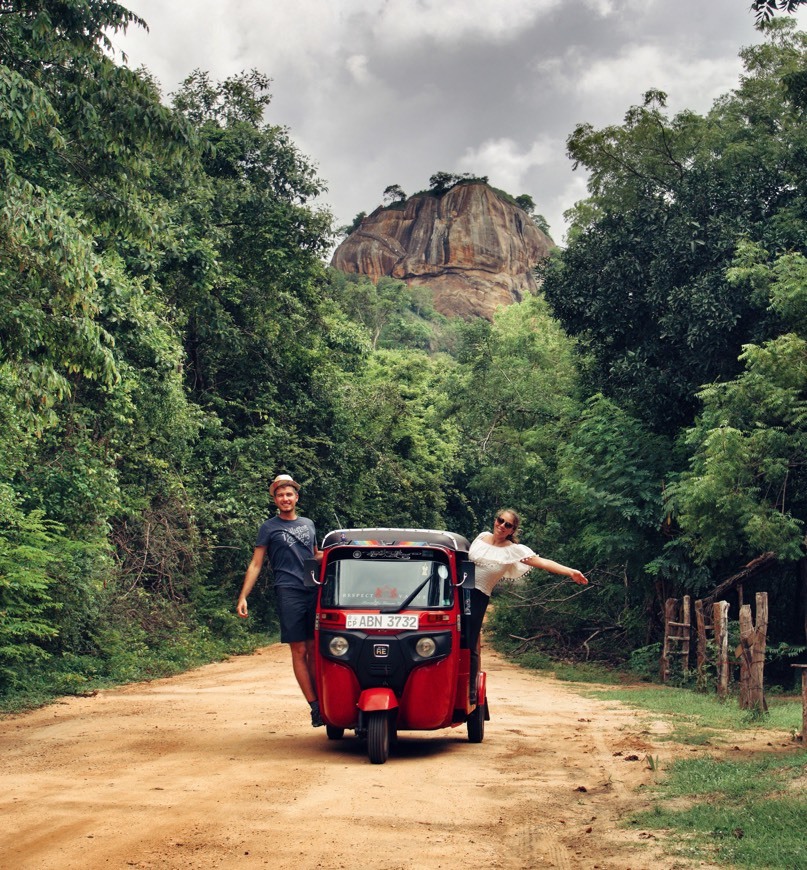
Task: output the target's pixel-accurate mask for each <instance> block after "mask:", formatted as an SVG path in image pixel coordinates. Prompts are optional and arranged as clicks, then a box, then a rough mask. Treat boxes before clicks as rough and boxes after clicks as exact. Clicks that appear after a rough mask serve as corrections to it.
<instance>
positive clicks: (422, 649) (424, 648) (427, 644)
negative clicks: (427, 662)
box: [415, 637, 437, 659]
mask: <svg viewBox="0 0 807 870" xmlns="http://www.w3.org/2000/svg"><path fill="white" fill-rule="evenodd" d="M415 652H416V653H417V654H418V655H419V656H420V657H421V658H424V659H428V658H431V656H433V655H434V654H435V652H437V644H436V643H435V642H434V639H433V638H431V637H421V638H420V640H418V642H417V643H416V644H415Z"/></svg>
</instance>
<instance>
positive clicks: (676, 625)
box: [660, 592, 768, 711]
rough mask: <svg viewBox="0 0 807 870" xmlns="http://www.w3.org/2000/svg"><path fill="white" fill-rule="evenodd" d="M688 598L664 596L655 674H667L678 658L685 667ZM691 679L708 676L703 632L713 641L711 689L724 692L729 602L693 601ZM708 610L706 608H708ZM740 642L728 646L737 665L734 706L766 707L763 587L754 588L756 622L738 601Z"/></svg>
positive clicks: (701, 681) (683, 669) (765, 597)
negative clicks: (708, 604) (737, 689)
mask: <svg viewBox="0 0 807 870" xmlns="http://www.w3.org/2000/svg"><path fill="white" fill-rule="evenodd" d="M691 610H692V608H691V600H690V597H689V595H685V596H684V597H683V599H682V600H680V601H679V600H678V599H677V598H668V599H667V601H666V602H665V604H664V644H663V647H662V651H661V665H660V672H661V680H662V682H665V683H666V682H667V681H668V680H669V679H670V676H671V673H672V670H673V667H672V665H673V662H674V661H675V659H676V658H677V659H679V661H680V670H681V672H682V673H684V674H688V673H689V672H690V667H689V661H690V644H691V634H692V613H691ZM694 610H695V639H696V657H695V662H696V666H695V667H696V679H697V683H698V685H699V686H700V687H702V688H705V687H706V685H707V682H708V679H709V678H708V674H707V670H708V664H709V661H710V648H709V635H711V636H712V641H713V646H712V654H711V658H712V659H713V661H714V666H715V673H716V681H717V694H718V696H719V697H721V698H725V697H726V696H727V695H728V692H729V683H730V682H731V666H732V662H731V661H730V659H729V618H728V615H729V604H728V602H727V601H716V602H715V603H714V604H712V606H711V608H709V607H706V606H704V602H703V601H700V600H698V601H695V605H694ZM710 611H711V612H710ZM739 622H740V643H739V645H738V646H737V647H736V649H735V650H734V654H735V663H739V667H740V681H739V685H740V707H742V708H743V709H756V710H761V711H762V710H767V709H768V704H767V701H766V700H765V686H764V675H765V647H766V643H767V635H768V593H767V592H757V594H756V622H754V620H753V618H752V614H751V605H750V604H743V605H741V606H740V617H739Z"/></svg>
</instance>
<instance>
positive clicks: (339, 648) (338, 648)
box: [328, 635, 350, 657]
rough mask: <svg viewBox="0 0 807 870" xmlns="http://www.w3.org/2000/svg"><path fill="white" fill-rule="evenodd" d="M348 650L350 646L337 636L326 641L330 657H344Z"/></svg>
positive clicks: (344, 639)
mask: <svg viewBox="0 0 807 870" xmlns="http://www.w3.org/2000/svg"><path fill="white" fill-rule="evenodd" d="M349 649H350V644H349V643H348V642H347V639H346V638H344V637H340V636H339V635H334V637H332V638H331V639H330V640H329V641H328V650H329V652H330V653H331V655H334V656H337V657H341V656H345V655H347V652H348V650H349Z"/></svg>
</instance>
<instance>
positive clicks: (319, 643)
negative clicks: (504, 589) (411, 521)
mask: <svg viewBox="0 0 807 870" xmlns="http://www.w3.org/2000/svg"><path fill="white" fill-rule="evenodd" d="M468 547H469V544H468V541H467V540H466V539H465V538H464V537H462V536H461V535H457V534H453V533H451V532H447V531H435V530H431V529H391V528H355V529H337V530H335V531H332V532H329V533H328V534H327V535H326V536H325V538H324V539H323V542H322V548H321V549H322V551H323V558H322V561H321V562H317V561H315V560H313V559H312V560H310V561H309V562H308V563H307V565H306V582H307V583H309V584H314V585H317V586H318V587H319V593H318V596H317V598H318V602H317V617H316V629H315V644H316V647H315V649H316V684H317V685H316V687H317V696H318V698H319V708H320V713H321V714H322V718H323V720H324V722H325V729H326V733H327V736H328V738H329V739H330V740H340V739H341V738H342V737H343V736H344V733H345V731H346V730H348V729H352V730H354V731H355V732H356V735H357V736H358V737H359V738H362V739H364V740H366V741H367V754H368V756H369V759H370V761H371V762H372V763H373V764H383V763H384V762H385V761H386V760H387V758H388V757H389V751H390V744H391V743H392V742H394V741H395V739H396V738H397V734H398V732H399V731H401V730H412V731H425V730H437V729H440V728H446V727H456V726H458V725H461V724H465V725H466V726H467V729H468V740H469V741H470V742H471V743H481V742H482V739H483V738H484V734H485V721H486V720H488V719H489V718H490V714H489V712H488V704H487V697H486V681H485V673H484V672H483V671H481V669H480V672H479V674H477V677H476V684H477V685H476V692H475V693H473V692H471V686H470V651H469V648H468V631H467V619H466V615H467V614H469V613H470V594H469V593H470V589H472V588H473V582H474V565H473V563H472V562H471V561H470V560H469V558H468Z"/></svg>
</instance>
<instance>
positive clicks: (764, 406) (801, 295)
mask: <svg viewBox="0 0 807 870" xmlns="http://www.w3.org/2000/svg"><path fill="white" fill-rule="evenodd" d="M729 280H730V281H732V283H734V284H735V285H744V286H746V287H749V288H751V291H752V292H754V293H756V294H758V295H760V296H762V297H763V298H765V299H769V300H770V309H771V310H773V311H775V312H776V313H777V314H778V315H779V317H780V318H781V323H782V328H784V329H788V328H790V329H792V330H793V331H789V332H784V333H783V334H781V335H778V336H776V337H774V338H771V339H770V340H768V341H766V342H765V343H763V344H761V345H756V344H749V345H746V347H745V348H744V350H743V353H742V354H741V356H740V361H741V363H742V364H743V368H744V370H743V371H742V372H741V373H740V374H739V375H738V376H737V377H736V378H734V379H733V380H731V381H727V382H725V383H720V384H713V385H711V386H709V387H706V388H705V389H704V390H702V391H701V393H700V397H701V400H702V402H703V412H702V413H701V415H700V416H699V418H698V420H697V421H696V424H695V426H693V427H692V428H690V429H689V430H688V432H687V435H686V438H687V444H688V446H689V448H690V451H691V454H692V459H691V462H690V467H689V469H687V471H686V472H685V473H683V474H682V475H681V476H680V478H679V480H678V481H677V483H676V484H675V485H674V486H672V487H671V488H670V492H669V497H670V504H671V505H672V506H673V508H674V509H675V511H676V514H677V518H678V522H679V523H680V525H681V527H682V529H683V532H684V538H685V541H686V542H687V543H688V544H689V546H690V547H691V549H692V551H693V553H694V554H695V555H696V556H697V558H699V559H701V560H709V559H720V558H723V557H725V556H727V555H729V554H739V555H740V556H741V557H742V556H746V557H748V558H751V557H752V556H755V555H758V554H759V553H761V552H766V551H773V552H774V553H776V554H777V555H778V556H779V557H780V558H781V559H783V560H797V559H799V558H801V556H802V538H803V517H804V516H805V510H806V509H807V489H806V488H805V486H806V485H807V481H805V479H804V475H803V473H802V469H803V466H804V464H805V457H807V452H805V451H807V440H805V437H806V435H807V431H806V430H805V421H806V420H807V405H806V404H805V400H804V395H805V388H806V387H807V381H805V377H807V344H806V343H805V342H807V330H806V329H805V326H807V321H805V313H804V312H805V304H804V300H805V288H807V260H805V258H804V257H803V256H802V255H800V254H788V255H783V256H781V257H779V258H777V259H776V260H775V261H774V262H773V263H772V264H771V263H767V262H765V261H764V252H762V251H760V249H758V248H756V247H753V246H748V245H746V246H741V247H740V249H739V253H738V258H737V265H736V266H735V267H734V268H732V269H731V270H730V271H729Z"/></svg>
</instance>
